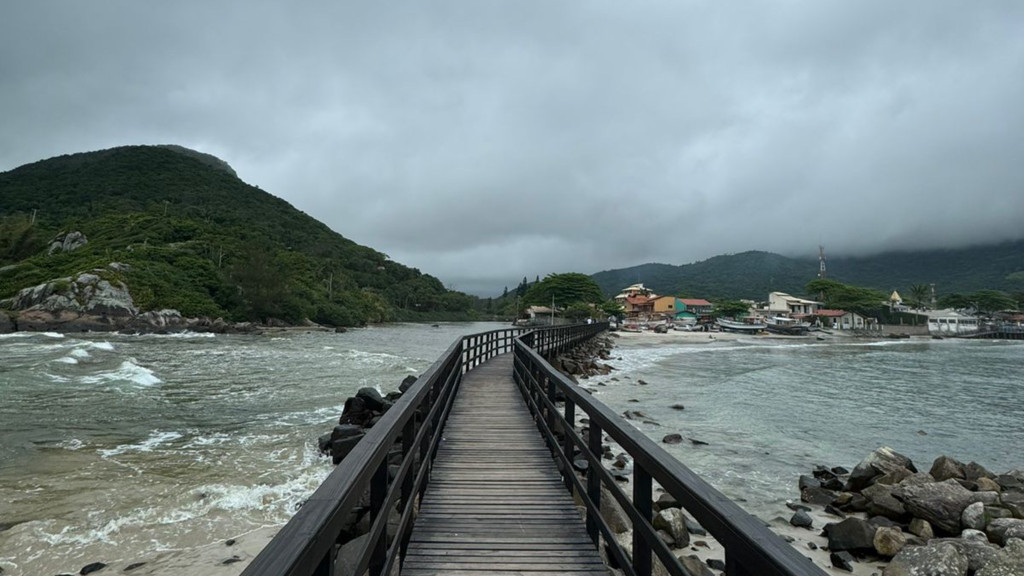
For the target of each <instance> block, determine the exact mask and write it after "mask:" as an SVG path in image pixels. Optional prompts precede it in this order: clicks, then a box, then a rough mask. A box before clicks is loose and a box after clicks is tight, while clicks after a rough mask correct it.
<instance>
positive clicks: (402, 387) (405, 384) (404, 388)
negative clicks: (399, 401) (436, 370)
mask: <svg viewBox="0 0 1024 576" xmlns="http://www.w3.org/2000/svg"><path fill="white" fill-rule="evenodd" d="M415 383H416V377H415V376H411V375H410V376H406V377H405V379H403V380H402V383H401V384H399V385H398V391H399V392H401V393H403V394H405V393H406V392H408V391H409V388H412V385H413V384H415Z"/></svg>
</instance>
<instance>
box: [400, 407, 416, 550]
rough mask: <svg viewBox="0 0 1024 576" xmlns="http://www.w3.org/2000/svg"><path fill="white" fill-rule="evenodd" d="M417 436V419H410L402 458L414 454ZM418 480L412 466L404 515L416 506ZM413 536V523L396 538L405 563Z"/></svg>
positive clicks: (406, 484) (404, 486)
mask: <svg viewBox="0 0 1024 576" xmlns="http://www.w3.org/2000/svg"><path fill="white" fill-rule="evenodd" d="M415 435H416V418H415V417H413V418H409V421H408V422H406V423H405V427H404V428H402V457H403V459H404V458H408V457H409V456H410V455H411V454H412V453H413V449H414V448H415V446H414V445H413V442H414V441H415V437H414V436H415ZM415 479H416V466H410V467H409V469H408V472H406V474H405V478H403V479H402V506H401V508H399V509H400V510H401V511H402V513H403V514H404V513H405V511H406V510H408V509H409V508H410V507H412V506H414V505H415V503H414V498H413V492H412V488H413V481H414V480H415ZM411 535H412V523H411V522H410V523H409V525H408V526H406V527H405V532H403V533H402V534H396V535H395V537H396V538H398V539H399V541H400V542H401V543H402V544H401V547H400V549H399V553H400V556H399V559H400V560H401V561H402V562H404V561H405V551H406V549H407V548H408V547H409V536H411Z"/></svg>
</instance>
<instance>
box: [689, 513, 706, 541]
mask: <svg viewBox="0 0 1024 576" xmlns="http://www.w3.org/2000/svg"><path fill="white" fill-rule="evenodd" d="M683 526H686V531H687V532H689V533H690V534H696V535H697V536H707V535H708V531H707V530H705V529H704V527H703V526H701V525H700V523H699V522H697V521H696V520H694V519H693V518H690V517H689V516H687V515H686V514H685V513H684V514H683Z"/></svg>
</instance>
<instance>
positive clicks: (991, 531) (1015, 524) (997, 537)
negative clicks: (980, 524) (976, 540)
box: [985, 518, 1024, 546]
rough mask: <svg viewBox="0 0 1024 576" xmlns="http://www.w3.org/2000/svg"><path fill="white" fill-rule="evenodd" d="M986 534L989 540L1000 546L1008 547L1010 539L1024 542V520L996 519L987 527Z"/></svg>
mask: <svg viewBox="0 0 1024 576" xmlns="http://www.w3.org/2000/svg"><path fill="white" fill-rule="evenodd" d="M985 533H986V534H988V539H989V540H991V541H993V542H995V543H996V544H999V545H1000V546H1006V542H1007V541H1008V540H1009V539H1010V538H1020V539H1022V540H1024V520H1021V519H1019V518H996V519H995V520H993V521H991V522H989V523H988V526H986V527H985Z"/></svg>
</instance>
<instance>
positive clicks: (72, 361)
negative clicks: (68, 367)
mask: <svg viewBox="0 0 1024 576" xmlns="http://www.w3.org/2000/svg"><path fill="white" fill-rule="evenodd" d="M54 362H60V363H61V364H78V360H77V359H76V358H72V357H71V356H64V357H61V358H57V359H56V360H54Z"/></svg>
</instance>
